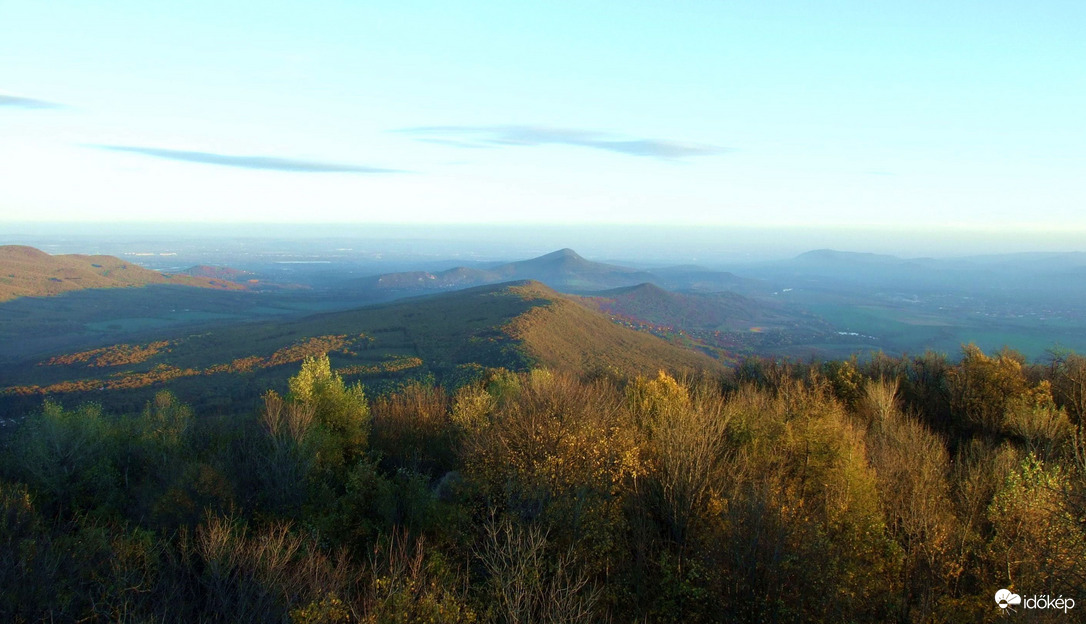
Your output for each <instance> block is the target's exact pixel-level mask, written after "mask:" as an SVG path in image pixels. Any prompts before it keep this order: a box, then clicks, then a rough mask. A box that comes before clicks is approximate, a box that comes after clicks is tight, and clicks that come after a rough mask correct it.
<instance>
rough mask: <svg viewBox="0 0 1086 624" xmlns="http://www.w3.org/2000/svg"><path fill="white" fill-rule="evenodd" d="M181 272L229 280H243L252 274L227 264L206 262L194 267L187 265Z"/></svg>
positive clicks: (246, 279)
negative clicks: (220, 264) (219, 264)
mask: <svg viewBox="0 0 1086 624" xmlns="http://www.w3.org/2000/svg"><path fill="white" fill-rule="evenodd" d="M181 273H183V274H185V275H192V276H194V277H206V278H209V279H219V280H226V281H229V282H239V283H240V282H244V281H248V280H249V279H251V278H252V277H253V274H252V273H250V272H249V271H242V270H241V269H234V268H231V267H228V266H211V265H207V264H200V265H197V266H194V267H189V268H187V269H185V270H184V271H181Z"/></svg>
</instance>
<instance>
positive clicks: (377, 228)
mask: <svg viewBox="0 0 1086 624" xmlns="http://www.w3.org/2000/svg"><path fill="white" fill-rule="evenodd" d="M1084 234H1086V232H1077V231H1064V232H1041V231H1035V232H1016V233H1003V232H991V231H988V232H984V231H979V230H944V231H936V232H932V231H927V230H921V229H912V230H906V229H897V228H853V229H830V228H773V227H754V226H746V227H694V226H685V227H684V226H659V225H611V224H592V225H578V226H563V225H556V224H536V225H510V224H424V225H419V224H391V223H383V224H335V225H332V224H282V223H244V224H242V223H235V224H224V223H218V224H191V223H172V224H147V223H109V224H102V223H97V224H96V223H32V222H23V223H14V224H7V227H5V228H4V231H3V232H2V233H0V244H2V245H16V244H20V245H30V246H37V247H40V248H42V249H43V250H44V251H48V252H49V253H83V254H94V253H104V254H107V255H111V254H112V253H113V252H115V251H116V249H119V248H122V247H123V248H128V247H129V246H131V245H133V244H137V243H139V242H141V241H145V242H147V243H148V244H149V245H155V246H157V247H155V248H156V249H159V248H161V249H166V248H169V247H170V246H171V245H173V246H178V245H183V244H184V243H186V242H191V241H205V242H215V241H219V242H222V243H224V244H225V245H226V246H231V245H237V244H242V243H243V242H244V241H252V240H263V241H272V240H284V241H290V242H291V243H292V244H293V245H295V246H299V247H303V248H307V249H311V250H314V251H319V250H321V249H322V248H327V249H328V250H332V249H336V248H339V249H343V248H344V247H343V246H344V245H347V246H350V248H351V249H355V248H357V249H356V250H357V251H362V250H367V251H370V252H374V253H381V252H386V253H387V252H414V253H417V254H420V255H425V256H431V257H435V259H437V258H440V259H452V258H457V257H475V259H477V260H483V261H485V260H501V259H516V258H521V257H531V256H533V255H541V254H544V253H548V252H550V251H554V250H557V249H562V248H571V249H574V250H575V251H577V252H578V253H580V254H581V255H584V256H586V257H590V258H592V259H597V260H622V261H627V262H632V263H635V264H641V265H652V264H659V263H668V262H671V263H674V264H683V263H704V264H707V265H720V264H741V263H744V262H761V261H770V260H782V259H787V258H792V257H795V256H796V255H799V254H802V253H805V252H808V251H813V250H819V249H833V250H835V251H844V252H855V253H873V254H885V255H892V256H897V257H900V258H906V259H907V258H922V257H933V258H960V257H969V256H982V255H999V254H1019V253H1066V252H1086V235H1084ZM231 240H232V241H233V242H229V241H231Z"/></svg>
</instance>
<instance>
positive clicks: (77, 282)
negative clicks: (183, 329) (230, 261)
mask: <svg viewBox="0 0 1086 624" xmlns="http://www.w3.org/2000/svg"><path fill="white" fill-rule="evenodd" d="M151 284H177V285H181V286H195V287H199V288H214V289H217V290H243V289H244V288H245V287H244V286H242V285H240V284H235V283H233V282H228V281H225V280H221V279H212V278H207V277H198V276H192V275H167V274H164V273H159V272H158V271H152V270H150V269H145V268H143V267H141V266H138V265H136V264H132V263H130V262H126V261H124V260H121V259H120V258H115V257H113V256H85V255H78V254H71V255H59V256H51V255H49V254H47V253H45V252H43V251H39V250H37V249H34V248H33V247H25V246H21V245H4V246H0V301H8V300H9V299H15V298H16V297H46V296H50V295H57V294H60V293H62V292H67V291H70V290H81V289H84V288H130V287H135V286H147V285H151Z"/></svg>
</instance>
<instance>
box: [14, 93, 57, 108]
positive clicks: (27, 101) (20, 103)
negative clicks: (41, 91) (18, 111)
mask: <svg viewBox="0 0 1086 624" xmlns="http://www.w3.org/2000/svg"><path fill="white" fill-rule="evenodd" d="M0 106H11V107H13V108H37V109H40V108H60V107H61V105H60V104H57V103H56V102H49V101H46V100H36V99H34V98H28V97H20V96H18V95H4V94H3V93H0Z"/></svg>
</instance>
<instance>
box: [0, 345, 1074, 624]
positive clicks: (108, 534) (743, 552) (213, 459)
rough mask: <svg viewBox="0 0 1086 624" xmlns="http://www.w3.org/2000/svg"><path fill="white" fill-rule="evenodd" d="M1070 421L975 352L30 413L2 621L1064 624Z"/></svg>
mask: <svg viewBox="0 0 1086 624" xmlns="http://www.w3.org/2000/svg"><path fill="white" fill-rule="evenodd" d="M1084 411H1086V358H1083V357H1081V356H1077V355H1074V354H1056V355H1055V356H1054V357H1053V358H1052V359H1051V362H1050V363H1048V364H1045V365H1028V364H1027V363H1026V362H1024V360H1023V358H1021V357H1020V356H1018V355H1017V354H1015V353H1013V352H1008V351H1005V352H1002V353H998V354H995V355H987V354H985V353H983V352H981V351H980V350H978V349H976V348H975V347H972V346H969V347H966V348H965V349H964V353H963V357H962V358H961V360H960V361H958V362H956V363H955V362H951V361H948V360H947V359H946V358H945V357H943V356H939V355H935V354H930V353H928V354H924V355H922V356H918V357H903V358H892V357H887V356H882V355H876V356H873V357H872V358H870V359H868V360H864V361H857V360H852V361H841V362H826V363H805V364H797V363H786V362H779V361H768V360H748V361H746V362H744V363H742V364H741V365H740V366H738V367H737V368H736V369H735V370H734V371H733V372H732V373H730V374H728V375H727V376H725V377H709V376H692V375H687V376H673V375H668V374H665V373H660V374H659V375H658V376H656V377H650V378H635V379H626V378H623V377H621V376H620V375H618V374H616V373H614V372H613V371H607V370H603V369H601V370H600V371H598V372H595V373H593V374H589V375H584V376H573V375H570V374H566V373H559V372H552V371H547V370H534V371H531V372H530V373H523V374H514V373H511V372H508V371H505V370H489V371H483V372H482V374H481V375H480V376H479V377H478V378H477V379H475V380H474V381H472V382H470V383H465V384H463V385H461V386H460V387H459V388H457V389H456V390H455V391H446V390H444V389H442V388H438V387H434V386H433V385H426V384H419V383H411V384H409V385H405V386H403V387H401V388H399V389H398V390H396V391H394V392H389V393H386V394H383V395H381V396H376V397H368V396H366V394H365V392H364V391H363V388H362V387H361V386H358V385H355V386H348V385H347V384H345V383H344V382H343V380H342V379H341V378H340V377H339V376H338V375H337V374H335V373H334V372H333V371H332V370H331V369H330V367H329V363H328V360H327V358H309V359H306V360H305V362H304V363H303V365H302V368H301V370H300V371H299V373H298V374H297V375H296V376H295V377H294V378H293V379H292V380H291V381H290V384H289V392H288V393H287V394H286V395H285V396H280V395H278V394H276V393H274V392H268V393H267V394H266V395H265V397H264V403H263V408H262V409H261V410H260V411H259V412H258V413H255V414H243V415H237V416H235V417H233V418H226V417H210V416H201V415H199V414H193V413H192V412H191V410H189V409H188V408H187V407H186V406H184V405H181V404H179V403H178V402H177V401H176V400H175V399H174V397H173V396H172V395H170V394H169V393H168V392H162V393H160V394H159V395H158V396H156V397H155V399H154V400H153V401H151V402H149V403H148V404H147V405H146V407H145V408H144V409H143V411H142V412H141V413H138V414H130V415H113V414H105V413H103V411H102V410H101V409H100V408H98V407H97V406H95V405H93V404H86V405H82V406H80V407H76V408H64V407H61V406H60V405H59V404H56V403H52V402H46V403H45V404H44V406H43V407H42V409H41V410H40V411H39V412H38V413H35V414H33V415H30V416H29V417H28V418H27V419H26V420H25V422H24V424H23V425H22V427H21V428H20V429H19V431H17V432H16V434H15V435H14V436H11V437H9V438H8V439H7V440H6V441H5V444H6V446H7V448H5V449H4V452H3V461H2V466H0V468H2V472H0V526H3V531H2V532H0V619H3V620H4V621H14V622H20V621H22V622H36V621H52V622H63V621H82V622H94V621H101V622H112V621H137V622H306V623H317V622H590V621H612V622H627V621H642V622H716V621H739V622H789V621H826V622H871V621H880V622H881V621H897V622H930V621H936V622H961V621H991V620H994V619H995V618H996V617H997V616H998V615H999V612H998V609H997V608H996V607H995V606H994V602H993V601H992V598H991V596H992V595H993V593H994V592H995V590H996V589H999V588H1002V587H1007V588H1010V589H1012V590H1016V591H1019V592H1020V593H1024V594H1025V593H1036V594H1042V593H1046V594H1050V595H1052V596H1053V597H1055V596H1057V595H1063V596H1065V597H1075V598H1076V599H1078V598H1082V599H1083V602H1084V603H1086V563H1084V562H1086V433H1084V428H1083V414H1084ZM1082 608H1086V604H1083V606H1082ZM1059 615H1060V617H1063V614H1062V613H1060V614H1059ZM1061 621H1062V620H1061Z"/></svg>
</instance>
